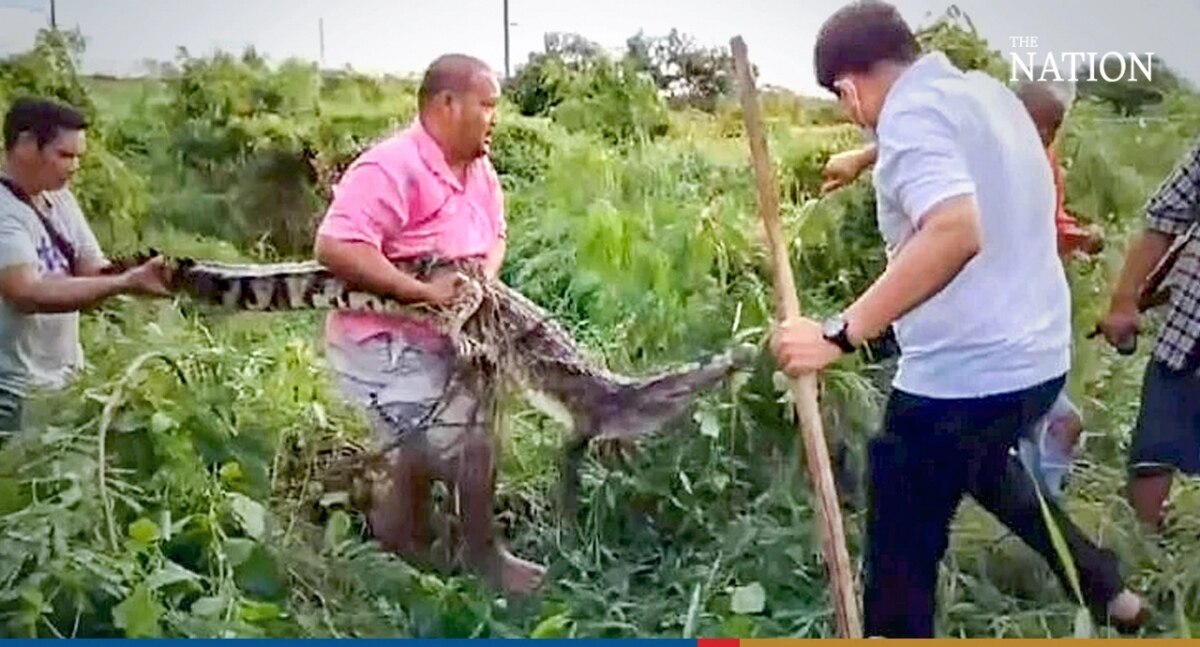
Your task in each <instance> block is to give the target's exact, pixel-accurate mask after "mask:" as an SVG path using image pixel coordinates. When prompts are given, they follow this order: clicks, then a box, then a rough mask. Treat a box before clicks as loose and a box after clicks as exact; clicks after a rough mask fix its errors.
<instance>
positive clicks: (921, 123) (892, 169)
mask: <svg viewBox="0 0 1200 647" xmlns="http://www.w3.org/2000/svg"><path fill="white" fill-rule="evenodd" d="M875 179H876V182H877V183H879V185H880V188H882V189H883V191H884V192H886V193H887V194H889V195H891V196H892V197H893V199H894V200H895V201H896V204H897V206H899V207H900V208H901V209H902V210H903V212H904V214H905V215H906V216H907V217H908V218H909V220H910V222H911V223H912V226H913V227H914V228H917V227H919V226H920V223H921V220H922V219H923V218H924V216H925V215H926V214H927V213H928V212H929V211H930V210H931V209H932V208H933V207H934V206H936V205H937V204H938V203H940V202H942V201H944V200H946V199H948V198H952V197H956V196H962V195H973V194H974V193H975V182H974V180H972V179H971V175H970V173H969V171H968V168H967V162H966V160H965V159H964V158H963V156H962V154H961V153H960V152H959V149H958V142H957V138H956V128H955V126H954V124H953V123H951V122H950V120H949V119H948V118H947V117H946V116H945V115H943V114H942V113H941V112H939V111H938V110H936V109H935V108H933V107H924V106H919V107H913V108H909V109H907V110H905V111H904V112H902V113H899V114H896V115H894V116H893V117H892V118H891V120H890V123H889V125H888V128H887V130H886V132H880V134H879V160H878V163H877V171H876V176H875Z"/></svg>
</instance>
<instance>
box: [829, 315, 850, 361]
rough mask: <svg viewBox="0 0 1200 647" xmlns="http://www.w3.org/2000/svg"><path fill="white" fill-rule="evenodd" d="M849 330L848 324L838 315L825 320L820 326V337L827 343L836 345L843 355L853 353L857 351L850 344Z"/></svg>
mask: <svg viewBox="0 0 1200 647" xmlns="http://www.w3.org/2000/svg"><path fill="white" fill-rule="evenodd" d="M849 330H850V323H849V322H848V321H846V319H845V317H843V316H842V315H840V314H838V315H834V316H832V317H830V318H828V319H826V320H825V322H824V323H823V324H822V325H821V334H822V336H823V337H825V339H826V340H827V341H830V342H832V343H834V344H836V345H837V347H838V348H840V349H842V352H844V353H853V352H854V351H855V350H857V349H856V348H855V347H854V344H851V343H850V335H849V332H848V331H849Z"/></svg>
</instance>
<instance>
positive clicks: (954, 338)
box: [772, 2, 1145, 637]
mask: <svg viewBox="0 0 1200 647" xmlns="http://www.w3.org/2000/svg"><path fill="white" fill-rule="evenodd" d="M815 67H816V74H817V77H818V81H819V82H820V83H821V85H822V86H824V87H825V88H827V89H829V90H830V91H832V92H835V93H837V95H838V97H839V100H840V101H841V103H842V105H843V107H844V108H845V109H846V110H847V112H848V113H849V115H850V116H851V118H853V119H854V121H855V122H857V123H858V124H859V125H860V126H862V127H863V128H866V129H868V130H869V131H871V132H872V133H873V135H874V137H875V139H876V147H877V156H878V159H877V161H876V164H875V169H874V182H875V187H876V198H877V204H878V223H879V229H880V232H881V234H882V235H883V238H884V241H885V243H886V245H887V251H888V258H889V263H888V268H887V270H886V271H885V272H884V274H883V275H882V276H881V277H880V278H879V279H878V280H877V281H876V282H875V283H874V284H873V285H872V286H871V287H870V289H868V290H867V291H866V292H865V293H864V294H863V295H862V296H861V297H860V298H859V299H858V300H857V301H855V302H854V303H853V304H852V305H850V307H848V308H847V309H846V310H845V311H844V312H843V313H841V314H840V315H838V316H835V317H832V318H830V319H829V320H827V321H825V322H824V323H818V322H815V321H812V320H809V319H803V318H802V319H799V320H793V321H789V322H786V323H785V324H784V325H783V326H781V327H780V329H779V330H778V331H777V332H776V334H775V337H774V339H773V341H772V346H773V350H774V353H775V356H776V358H777V360H778V362H779V364H780V366H781V367H782V368H783V370H784V371H785V372H786V373H788V374H789V375H793V376H794V375H799V374H802V373H805V372H811V371H819V370H820V369H822V368H824V367H825V366H827V365H828V364H830V363H832V362H833V361H835V360H837V359H838V357H840V356H841V355H842V354H843V353H848V352H853V351H854V350H855V349H856V348H857V347H859V346H860V345H861V344H863V343H864V342H865V341H866V340H870V339H872V338H874V337H876V336H878V335H879V334H881V333H883V332H884V331H885V330H886V329H887V327H888V326H889V325H892V326H894V329H895V334H896V338H897V341H898V343H899V345H900V348H901V357H900V362H899V367H898V372H897V374H896V377H895V380H894V383H893V392H892V394H891V396H890V398H889V400H888V405H887V410H886V413H885V419H884V425H883V426H884V430H883V433H882V434H881V435H880V436H879V437H877V438H875V439H873V440H872V441H871V446H870V449H869V456H870V458H869V461H870V503H869V512H868V522H867V540H868V543H867V554H866V577H865V591H864V616H865V624H866V627H865V629H866V633H867V635H874V636H887V637H924V636H932V635H933V615H934V609H935V606H936V600H935V594H936V589H937V565H938V562H939V561H940V559H941V557H942V555H943V553H944V552H945V550H946V546H947V544H948V541H949V537H948V532H949V531H948V526H949V523H950V520H951V519H952V517H953V514H954V511H955V509H956V508H957V506H958V503H959V501H960V499H961V498H962V496H963V495H964V494H970V495H971V496H972V497H974V498H975V499H976V500H977V501H978V502H979V503H980V504H981V505H983V506H984V507H985V508H987V509H988V510H989V511H991V512H992V513H993V514H995V515H996V516H997V517H998V518H999V519H1000V520H1001V521H1002V522H1003V523H1004V524H1005V525H1007V526H1008V527H1010V528H1011V529H1012V530H1013V531H1014V532H1016V533H1017V534H1018V535H1019V536H1020V537H1021V538H1022V539H1023V540H1024V541H1025V542H1026V543H1028V544H1029V545H1030V546H1031V547H1033V548H1034V549H1036V550H1037V551H1038V552H1039V553H1041V554H1042V555H1043V557H1045V558H1046V559H1047V560H1048V562H1049V563H1050V565H1051V566H1052V567H1053V568H1054V570H1055V572H1056V574H1057V575H1058V576H1059V578H1060V581H1061V582H1062V583H1063V585H1064V586H1065V587H1067V590H1068V591H1069V590H1070V587H1071V585H1070V580H1069V579H1068V575H1067V573H1066V571H1065V569H1064V567H1063V565H1062V564H1061V563H1060V562H1059V560H1058V558H1057V556H1056V553H1055V551H1054V548H1053V545H1052V543H1051V540H1050V535H1049V533H1048V531H1047V528H1046V525H1045V522H1044V520H1043V517H1042V513H1041V510H1040V507H1039V502H1038V499H1037V492H1036V489H1035V485H1034V483H1033V481H1032V480H1031V478H1030V477H1029V475H1028V474H1027V473H1026V472H1024V471H1023V470H1022V468H1021V466H1020V464H1019V463H1018V462H1017V460H1016V458H1014V457H1013V456H1012V455H1011V454H1010V449H1011V448H1012V447H1013V446H1014V445H1015V444H1016V441H1017V439H1018V437H1019V436H1020V434H1021V431H1022V430H1023V429H1024V428H1026V427H1028V426H1029V425H1030V424H1031V423H1033V422H1034V421H1035V420H1037V419H1038V418H1040V417H1041V416H1042V415H1044V414H1045V413H1046V412H1047V411H1048V410H1049V408H1050V406H1051V404H1052V403H1053V402H1054V399H1055V397H1056V396H1057V394H1058V393H1059V391H1060V390H1061V389H1062V386H1063V383H1064V381H1065V375H1066V373H1067V370H1068V369H1069V367H1070V343H1071V327H1070V326H1071V323H1070V294H1069V292H1068V286H1067V282H1066V276H1065V274H1064V272H1063V268H1062V265H1061V263H1060V262H1059V259H1058V255H1057V251H1056V240H1055V230H1054V218H1053V213H1054V208H1055V196H1054V183H1053V178H1052V176H1051V173H1050V168H1049V166H1048V165H1047V164H1046V157H1045V151H1044V150H1043V148H1042V145H1041V142H1040V140H1039V138H1038V134H1037V132H1036V130H1035V128H1034V125H1033V123H1032V121H1031V120H1030V118H1029V116H1028V114H1027V112H1026V110H1025V107H1024V106H1023V105H1022V103H1021V102H1020V101H1019V100H1018V99H1017V97H1016V96H1015V95H1014V94H1013V93H1012V92H1011V91H1009V90H1008V89H1007V88H1005V87H1004V86H1003V85H1002V84H1000V83H999V82H997V81H995V80H994V79H991V78H990V77H987V76H986V75H984V74H981V73H963V72H962V71H960V70H958V69H957V68H955V67H954V66H953V65H952V64H951V63H950V62H949V60H947V58H946V57H945V55H943V54H941V53H932V54H928V55H925V56H921V53H920V49H919V46H918V44H917V42H916V39H915V38H914V37H913V34H912V32H911V31H910V30H909V28H908V26H907V25H906V24H905V23H904V20H903V19H902V18H901V17H900V15H899V13H898V12H897V11H896V10H895V9H894V8H893V7H892V6H890V5H887V4H884V3H882V2H856V3H854V4H851V5H848V6H847V7H845V8H843V9H841V10H840V11H838V12H837V13H836V14H834V15H833V16H832V17H831V18H829V19H828V21H827V22H826V23H825V25H824V26H823V27H822V29H821V32H820V34H819V35H818V38H817V45H816V49H815ZM1047 504H1048V505H1049V506H1050V508H1051V511H1052V514H1053V517H1054V519H1055V522H1056V524H1057V525H1058V527H1059V529H1060V531H1061V532H1062V533H1063V536H1064V537H1065V539H1066V541H1067V544H1068V547H1069V548H1070V550H1071V552H1072V555H1073V557H1074V561H1075V565H1076V567H1077V569H1078V571H1079V580H1080V587H1081V589H1082V593H1083V595H1084V597H1085V601H1086V602H1087V605H1088V607H1089V609H1090V610H1091V612H1092V614H1093V616H1094V617H1095V618H1096V619H1097V620H1098V621H1100V622H1111V623H1112V624H1113V625H1115V626H1116V627H1117V628H1119V629H1129V628H1132V627H1135V626H1137V625H1138V624H1139V623H1140V622H1144V620H1145V611H1144V605H1143V604H1142V601H1141V600H1140V598H1138V597H1137V596H1136V595H1134V594H1132V593H1130V592H1128V591H1125V590H1124V588H1123V584H1122V581H1121V576H1120V573H1119V572H1118V565H1117V563H1116V559H1115V556H1114V555H1113V554H1112V553H1111V552H1110V551H1107V550H1104V549H1101V548H1099V547H1097V546H1095V545H1094V544H1093V543H1092V542H1091V541H1089V540H1088V539H1087V538H1086V537H1085V536H1084V535H1083V534H1082V533H1081V532H1080V530H1079V529H1078V528H1077V527H1075V525H1074V524H1073V523H1072V522H1071V521H1070V519H1068V518H1067V516H1066V515H1065V514H1064V513H1063V512H1062V510H1061V509H1060V508H1058V507H1057V506H1056V505H1055V504H1054V503H1053V502H1052V501H1048V502H1047Z"/></svg>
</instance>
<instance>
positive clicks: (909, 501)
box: [863, 377, 1123, 637]
mask: <svg viewBox="0 0 1200 647" xmlns="http://www.w3.org/2000/svg"><path fill="white" fill-rule="evenodd" d="M1064 381H1065V378H1062V377H1060V378H1058V379H1055V380H1052V381H1050V382H1046V383H1044V384H1040V385H1038V386H1035V387H1033V388H1030V389H1026V390H1023V391H1017V392H1014V393H1006V394H1000V395H995V396H988V397H984V398H973V399H959V400H948V399H932V398H925V397H919V396H915V395H912V394H908V393H904V392H900V391H893V393H892V395H891V397H890V398H889V399H888V403H887V410H886V413H885V414H884V432H883V434H882V435H880V436H879V437H877V438H875V439H873V440H872V441H871V443H870V448H869V450H868V451H869V458H868V460H869V470H870V485H869V498H870V501H869V510H868V515H867V550H866V577H865V582H864V588H865V591H864V596H863V606H864V622H865V625H866V626H865V627H864V629H865V632H866V635H867V636H885V637H931V636H933V617H934V609H935V607H936V600H935V595H936V591H937V568H938V562H939V561H940V560H941V558H942V555H943V553H944V552H945V551H946V546H947V544H948V542H949V524H950V520H951V518H952V517H953V516H954V512H955V510H956V509H957V508H958V504H959V500H960V499H961V498H962V496H963V495H964V494H970V495H971V496H972V497H973V498H974V499H975V500H976V501H977V502H979V504H980V505H982V506H983V507H984V508H985V509H987V510H988V511H989V512H990V513H991V514H993V515H995V516H996V518H997V519H999V521H1000V522H1001V523H1003V524H1004V525H1005V526H1007V527H1008V528H1009V529H1011V530H1012V531H1013V532H1014V533H1016V534H1017V536H1019V537H1020V538H1021V539H1022V540H1023V541H1024V542H1025V543H1026V544H1028V545H1029V546H1030V547H1032V548H1033V549H1034V550H1036V551H1037V552H1038V553H1040V554H1041V555H1042V557H1043V558H1044V559H1046V560H1047V562H1049V564H1050V565H1051V567H1052V568H1053V569H1054V572H1055V574H1056V575H1058V578H1059V581H1060V582H1061V583H1062V585H1063V587H1064V589H1065V590H1066V591H1067V592H1068V595H1069V596H1071V597H1072V598H1073V597H1074V592H1073V591H1074V590H1073V589H1072V588H1071V584H1070V580H1069V579H1068V578H1067V573H1066V570H1065V569H1064V567H1063V565H1062V564H1061V563H1060V561H1059V559H1058V556H1057V554H1056V553H1055V551H1054V548H1053V546H1052V544H1051V540H1050V534H1049V532H1048V530H1047V528H1046V522H1045V519H1044V517H1043V515H1042V510H1041V507H1040V503H1039V501H1038V496H1037V491H1036V489H1035V488H1036V486H1035V484H1034V482H1033V480H1032V479H1031V477H1030V475H1029V473H1028V472H1026V471H1025V469H1024V468H1023V467H1022V466H1021V463H1020V462H1019V461H1018V459H1017V458H1016V457H1015V456H1012V455H1010V454H1009V449H1010V448H1012V447H1013V446H1014V445H1015V444H1016V442H1017V438H1018V437H1019V435H1020V434H1021V431H1022V430H1023V429H1025V428H1026V427H1028V426H1029V425H1030V424H1031V423H1033V421H1035V420H1036V419H1038V418H1039V417H1041V416H1042V415H1043V414H1045V413H1046V412H1047V411H1048V410H1049V409H1050V405H1051V404H1052V403H1053V402H1054V399H1055V397H1056V396H1057V395H1058V392H1059V391H1060V390H1061V389H1062V386H1063V384H1064ZM1046 504H1047V506H1048V507H1049V508H1050V510H1051V515H1052V516H1053V518H1054V520H1055V523H1056V524H1057V525H1058V527H1059V529H1060V531H1061V532H1062V534H1063V537H1064V539H1065V540H1066V543H1067V546H1068V547H1069V549H1070V551H1071V554H1072V556H1073V559H1074V561H1075V566H1076V568H1077V570H1078V573H1079V579H1080V588H1081V589H1082V593H1083V596H1084V601H1085V602H1086V603H1087V605H1088V607H1089V609H1090V610H1091V612H1092V614H1093V616H1094V617H1096V618H1097V619H1098V620H1100V621H1101V622H1103V618H1104V615H1105V610H1106V608H1107V605H1108V602H1109V601H1110V600H1111V599H1112V598H1113V597H1115V596H1116V594H1117V593H1118V592H1120V590H1121V589H1122V588H1123V585H1122V582H1121V576H1120V573H1119V572H1118V569H1117V561H1116V558H1115V556H1114V555H1113V554H1112V552H1111V551H1107V550H1104V549H1101V548H1099V547H1097V546H1096V545H1095V544H1093V543H1092V542H1091V541H1090V540H1088V538H1087V537H1085V536H1084V535H1083V533H1082V532H1080V530H1079V528H1077V527H1076V526H1075V525H1074V524H1073V523H1072V522H1071V521H1070V520H1069V519H1068V518H1067V516H1066V515H1065V514H1064V513H1063V512H1062V510H1061V509H1060V508H1059V507H1058V506H1057V505H1055V503H1054V502H1053V501H1050V500H1047V501H1046Z"/></svg>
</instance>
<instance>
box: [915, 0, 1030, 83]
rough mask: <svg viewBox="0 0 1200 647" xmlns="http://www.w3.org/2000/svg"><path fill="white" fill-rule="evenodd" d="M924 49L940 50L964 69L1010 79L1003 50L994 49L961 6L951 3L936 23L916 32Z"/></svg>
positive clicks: (1000, 78)
mask: <svg viewBox="0 0 1200 647" xmlns="http://www.w3.org/2000/svg"><path fill="white" fill-rule="evenodd" d="M915 35H916V37H917V42H918V43H920V45H921V49H922V50H924V51H926V52H930V51H940V52H942V53H944V54H945V55H946V58H948V59H950V62H952V63H954V65H955V66H957V67H958V68H959V69H961V70H978V71H981V72H984V73H986V74H990V75H991V76H994V77H996V78H997V79H999V80H1001V81H1004V82H1007V81H1008V77H1009V71H1008V67H1007V66H1006V65H1005V63H1004V57H1002V56H1001V55H1000V52H998V51H996V50H994V49H992V48H991V47H990V46H989V45H988V42H987V39H985V38H984V37H983V36H980V35H979V31H978V30H977V29H975V23H974V22H972V21H971V17H970V16H968V15H967V14H966V12H964V11H963V10H962V9H959V8H958V5H950V7H949V8H948V9H947V10H946V12H945V13H944V14H942V16H940V17H939V18H938V19H937V20H935V21H934V22H933V23H932V24H930V25H928V26H925V27H922V28H920V29H918V30H917V32H916V34H915Z"/></svg>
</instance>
